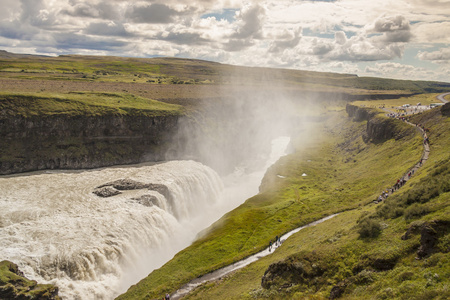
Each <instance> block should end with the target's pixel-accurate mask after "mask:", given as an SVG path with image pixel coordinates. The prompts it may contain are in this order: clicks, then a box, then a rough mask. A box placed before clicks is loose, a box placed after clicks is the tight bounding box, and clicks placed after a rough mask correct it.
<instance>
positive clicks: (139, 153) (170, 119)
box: [0, 113, 182, 174]
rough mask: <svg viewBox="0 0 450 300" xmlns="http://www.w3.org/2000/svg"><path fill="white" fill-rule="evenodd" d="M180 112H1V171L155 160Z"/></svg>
mask: <svg viewBox="0 0 450 300" xmlns="http://www.w3.org/2000/svg"><path fill="white" fill-rule="evenodd" d="M180 118H182V117H181V116H179V115H168V116H139V115H137V116H134V115H112V114H111V115H99V116H67V115H46V116H32V117H23V116H18V115H9V114H7V113H2V114H1V115H0V127H1V131H0V140H1V141H2V147H1V149H0V174H12V173H19V172H27V171H34V170H45V169H81V168H96V167H103V166H111V165H117V164H131V163H139V162H143V161H160V160H164V159H165V154H166V152H167V151H168V149H169V148H170V145H171V143H172V139H173V137H174V135H175V133H176V132H177V130H178V122H179V119H180Z"/></svg>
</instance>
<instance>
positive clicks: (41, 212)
mask: <svg viewBox="0 0 450 300" xmlns="http://www.w3.org/2000/svg"><path fill="white" fill-rule="evenodd" d="M288 142H289V138H280V139H277V140H276V141H275V142H274V143H273V146H272V149H273V150H275V151H278V153H277V154H275V153H274V151H272V156H271V160H272V161H271V162H270V163H273V162H274V161H275V160H276V159H278V157H280V156H281V155H283V154H284V149H285V148H286V146H287V143H288ZM280 145H281V147H280ZM269 165H270V164H269ZM267 166H268V165H267ZM267 166H265V167H267ZM265 167H263V168H261V169H260V170H258V171H256V172H253V173H250V174H248V173H246V172H244V171H242V169H237V171H236V172H235V173H234V174H231V175H230V176H227V177H226V178H223V181H222V179H221V178H219V176H218V175H217V174H216V173H215V172H214V171H213V170H212V169H211V168H209V167H207V166H204V165H202V164H200V163H197V162H194V161H171V162H166V163H161V164H155V165H139V166H127V167H115V168H107V169H99V170H89V171H77V172H74V171H70V172H68V171H55V172H46V173H32V174H27V175H18V176H8V177H1V178H0V207H1V208H2V211H1V212H0V259H7V260H10V261H12V262H14V263H16V264H18V265H19V268H20V269H21V271H22V272H24V274H25V276H27V277H28V278H30V279H35V280H37V281H38V282H41V283H53V284H56V285H57V286H58V287H59V289H60V292H59V294H60V296H62V297H63V298H64V299H112V298H114V297H115V296H117V295H118V294H119V293H122V292H124V291H125V290H126V289H127V288H128V287H129V286H130V285H131V284H134V283H136V282H137V281H138V280H139V279H141V278H143V277H145V276H146V275H147V274H148V273H150V272H151V271H152V270H153V269H155V268H158V267H160V266H161V265H162V264H163V263H165V262H166V261H168V260H169V259H170V258H171V257H172V256H173V255H174V254H175V253H176V252H178V251H180V250H181V249H183V248H185V247H186V246H188V245H189V244H190V243H191V242H192V240H193V239H194V238H195V236H196V234H197V233H198V232H199V231H200V230H202V229H203V228H205V227H206V226H208V225H209V224H211V223H212V222H214V221H215V220H217V219H218V218H219V217H220V216H222V215H223V214H224V213H226V212H227V211H229V210H230V209H233V208H234V207H236V206H238V205H239V204H241V203H242V202H243V201H245V199H247V198H248V197H250V196H252V195H255V194H256V193H257V192H258V186H259V184H260V182H261V179H262V176H263V174H264V171H265ZM121 179H126V180H129V181H132V182H135V183H139V184H140V185H139V184H138V185H137V186H135V187H134V188H131V189H121V190H120V192H121V193H120V194H118V195H115V196H111V197H106V198H102V197H99V196H97V195H95V194H94V193H93V191H95V190H96V188H97V187H99V186H102V185H105V184H106V185H110V186H113V184H112V183H114V182H115V181H117V180H121ZM224 183H225V188H224ZM155 186H156V187H157V188H152V187H155ZM164 194H165V195H164Z"/></svg>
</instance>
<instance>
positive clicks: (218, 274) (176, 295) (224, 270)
mask: <svg viewBox="0 0 450 300" xmlns="http://www.w3.org/2000/svg"><path fill="white" fill-rule="evenodd" d="M449 94H450V93H445V94H441V95H439V96H437V97H436V98H437V99H439V100H440V101H442V102H443V103H447V102H448V101H447V100H445V99H444V97H445V96H446V95H449ZM385 111H387V112H389V113H392V111H390V110H389V109H388V108H386V109H385ZM399 119H401V118H399ZM403 121H404V122H405V123H406V124H409V125H411V126H414V127H415V128H416V129H417V130H418V131H419V132H420V133H421V134H422V136H423V138H424V143H423V148H424V150H423V153H422V157H421V159H420V161H419V162H418V163H416V164H415V165H414V166H413V167H412V168H411V169H409V170H408V171H406V172H405V173H404V174H403V176H402V177H401V178H400V180H403V181H404V182H406V181H408V180H409V179H410V178H411V177H412V176H413V175H414V173H415V172H416V171H417V169H418V168H420V167H421V166H422V165H423V164H424V163H425V162H426V161H427V159H428V156H429V154H430V145H429V143H428V142H426V141H427V140H426V138H427V133H426V129H425V128H423V127H421V126H418V125H416V124H413V123H411V122H409V121H407V120H406V119H403ZM393 191H394V188H392V189H391V191H390V192H389V194H390V193H392V192H393ZM336 215H337V214H334V215H330V216H327V217H325V218H322V219H320V220H317V221H314V222H312V223H309V224H306V225H304V226H302V227H299V228H296V229H294V230H292V231H290V232H288V233H286V234H284V235H283V236H281V237H280V241H281V242H280V243H275V244H273V245H272V249H270V248H269V247H267V248H266V249H264V250H263V251H261V252H258V253H256V254H253V255H252V256H249V257H247V258H245V259H243V260H240V261H238V262H236V263H234V264H231V265H228V266H226V267H223V268H221V269H218V270H216V271H214V272H211V273H208V274H205V275H203V276H201V277H198V278H196V279H194V280H192V281H191V282H189V283H187V284H185V285H184V286H182V287H181V288H180V289H178V290H177V291H176V292H175V293H173V294H172V295H171V296H170V299H172V300H177V299H181V298H182V297H183V296H186V295H187V294H188V293H189V292H190V291H192V290H193V289H194V288H196V287H197V286H199V285H201V284H203V283H206V282H209V281H212V280H217V279H219V278H221V277H223V276H225V275H227V274H229V273H231V272H233V271H235V270H238V269H241V268H243V267H245V266H247V265H249V264H251V263H252V262H255V261H257V260H259V259H260V258H262V257H265V256H268V255H270V254H272V253H273V252H275V250H276V248H278V247H279V246H281V244H282V243H283V241H285V240H286V239H287V238H289V237H290V236H291V235H293V234H294V233H297V232H299V231H300V230H302V229H304V228H307V227H311V226H315V225H317V224H320V223H322V222H324V221H326V220H329V219H331V218H333V217H335V216H336Z"/></svg>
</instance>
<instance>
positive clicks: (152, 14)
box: [126, 3, 180, 24]
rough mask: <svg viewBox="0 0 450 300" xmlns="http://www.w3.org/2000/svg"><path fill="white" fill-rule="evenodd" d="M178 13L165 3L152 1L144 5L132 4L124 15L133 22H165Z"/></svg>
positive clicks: (170, 20)
mask: <svg viewBox="0 0 450 300" xmlns="http://www.w3.org/2000/svg"><path fill="white" fill-rule="evenodd" d="M179 14H180V13H179V12H177V11H176V10H174V9H172V8H170V7H169V6H167V5H164V4H159V3H153V4H150V5H144V6H132V7H131V8H130V10H129V11H127V13H126V17H127V18H128V19H129V20H130V21H132V22H134V23H149V24H157V23H161V24H165V23H170V22H173V21H174V17H175V16H177V15H179Z"/></svg>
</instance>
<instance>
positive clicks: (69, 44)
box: [53, 33, 127, 51]
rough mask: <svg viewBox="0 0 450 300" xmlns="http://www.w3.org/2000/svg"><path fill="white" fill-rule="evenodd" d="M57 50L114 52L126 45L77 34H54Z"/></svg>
mask: <svg viewBox="0 0 450 300" xmlns="http://www.w3.org/2000/svg"><path fill="white" fill-rule="evenodd" d="M53 39H54V41H55V45H54V46H55V47H56V48H58V49H88V50H105V51H114V50H117V48H121V47H125V46H126V44H127V43H125V42H122V41H119V40H117V39H110V38H98V37H90V36H88V35H84V34H77V33H56V34H54V35H53Z"/></svg>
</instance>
